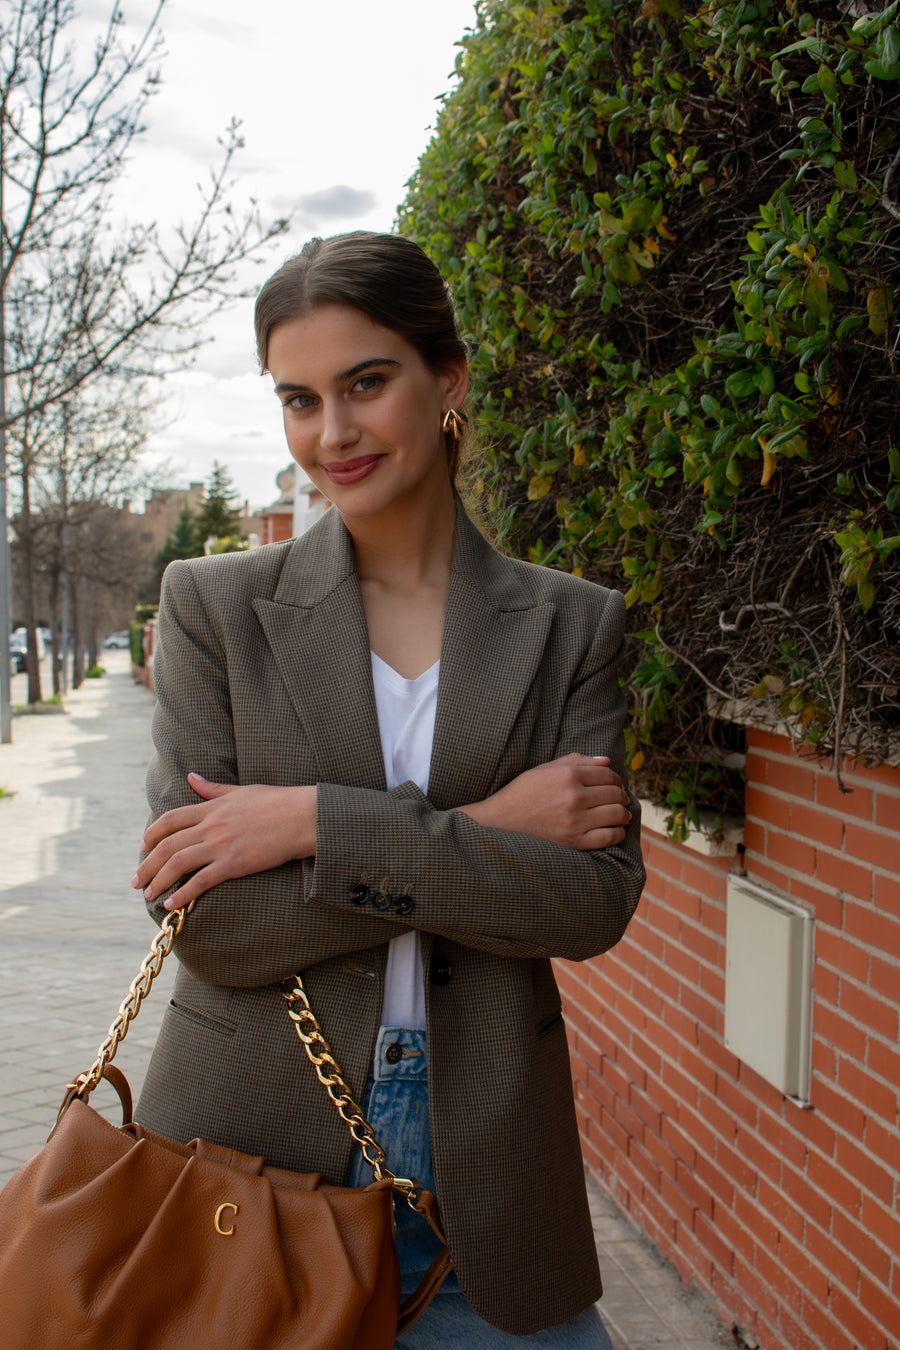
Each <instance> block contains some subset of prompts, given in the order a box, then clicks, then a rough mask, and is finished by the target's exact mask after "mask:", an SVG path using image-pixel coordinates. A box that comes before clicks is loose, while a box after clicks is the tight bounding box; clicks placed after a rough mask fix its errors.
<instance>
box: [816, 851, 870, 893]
mask: <svg viewBox="0 0 900 1350" xmlns="http://www.w3.org/2000/svg"><path fill="white" fill-rule="evenodd" d="M809 875H810V876H815V879H816V881H818V883H819V884H820V885H821V886H828V887H831V888H833V889H834V890H835V891H837V892H839V893H840V894H841V895H844V896H849V897H851V898H853V899H856V900H866V901H869V900H871V898H872V869H871V868H869V867H864V866H861V865H860V864H859V863H857V862H853V861H852V860H851V859H849V858H846V857H843V856H842V855H840V854H837V853H828V852H826V851H824V850H817V853H816V860H815V866H814V867H811V868H810V871H809Z"/></svg>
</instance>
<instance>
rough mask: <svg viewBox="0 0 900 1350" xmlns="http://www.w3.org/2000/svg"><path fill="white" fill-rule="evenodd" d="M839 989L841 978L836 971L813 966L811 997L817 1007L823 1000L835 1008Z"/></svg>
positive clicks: (838, 997)
mask: <svg viewBox="0 0 900 1350" xmlns="http://www.w3.org/2000/svg"><path fill="white" fill-rule="evenodd" d="M840 989H841V979H840V976H839V975H838V973H837V971H835V970H829V969H828V968H827V967H826V966H822V965H814V966H813V998H814V999H815V1001H816V1006H817V1007H818V1005H819V1004H820V1003H821V1002H822V1001H824V1002H826V1003H830V1004H831V1005H832V1006H833V1007H835V1008H836V1007H837V1006H838V1002H839V999H840ZM813 1025H815V1016H814V1017H813Z"/></svg>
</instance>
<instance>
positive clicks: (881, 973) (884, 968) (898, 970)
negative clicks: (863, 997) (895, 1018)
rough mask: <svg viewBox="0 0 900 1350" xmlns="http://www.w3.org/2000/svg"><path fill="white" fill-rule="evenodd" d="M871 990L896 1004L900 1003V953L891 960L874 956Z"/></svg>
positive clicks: (870, 980)
mask: <svg viewBox="0 0 900 1350" xmlns="http://www.w3.org/2000/svg"><path fill="white" fill-rule="evenodd" d="M869 988H870V989H871V990H872V992H873V993H875V994H880V995H881V996H882V998H886V999H888V1001H892V1002H894V1003H898V1002H900V952H898V953H896V954H892V957H891V959H890V960H887V961H886V960H884V959H883V958H882V957H880V956H873V957H872V959H871V962H870V964H869Z"/></svg>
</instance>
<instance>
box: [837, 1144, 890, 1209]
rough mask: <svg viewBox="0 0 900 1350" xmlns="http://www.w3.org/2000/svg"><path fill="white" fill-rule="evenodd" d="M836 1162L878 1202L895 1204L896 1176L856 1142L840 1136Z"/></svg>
mask: <svg viewBox="0 0 900 1350" xmlns="http://www.w3.org/2000/svg"><path fill="white" fill-rule="evenodd" d="M835 1161H836V1162H837V1165H838V1167H840V1168H843V1170H844V1171H845V1172H846V1173H847V1175H848V1176H850V1177H852V1178H853V1179H854V1180H855V1181H858V1182H859V1184H860V1185H861V1186H863V1187H864V1188H865V1189H866V1190H867V1191H868V1192H869V1193H870V1194H871V1195H873V1196H874V1197H875V1199H876V1200H880V1201H881V1202H882V1204H885V1205H890V1204H891V1203H892V1202H893V1199H894V1183H895V1178H896V1174H895V1173H894V1172H892V1171H891V1170H890V1169H889V1168H886V1167H882V1166H881V1164H880V1163H878V1162H877V1161H876V1160H875V1159H874V1158H873V1157H872V1156H871V1154H870V1153H868V1152H867V1151H866V1150H865V1149H863V1148H860V1147H859V1145H858V1144H857V1143H856V1142H855V1141H854V1140H852V1139H845V1138H843V1136H842V1135H838V1141H837V1156H836V1159H835Z"/></svg>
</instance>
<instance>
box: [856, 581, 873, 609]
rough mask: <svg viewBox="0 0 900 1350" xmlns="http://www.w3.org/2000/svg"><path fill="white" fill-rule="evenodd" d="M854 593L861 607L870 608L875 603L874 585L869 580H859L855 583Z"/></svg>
mask: <svg viewBox="0 0 900 1350" xmlns="http://www.w3.org/2000/svg"><path fill="white" fill-rule="evenodd" d="M856 594H857V595H858V596H859V603H860V604H861V605H862V607H863V609H871V608H872V606H873V604H874V603H875V587H874V586H873V585H872V583H871V581H869V580H865V581H859V582H857V584H856Z"/></svg>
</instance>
